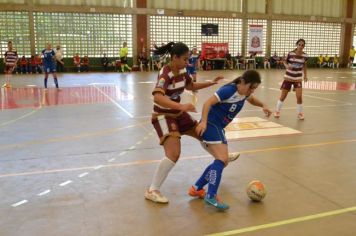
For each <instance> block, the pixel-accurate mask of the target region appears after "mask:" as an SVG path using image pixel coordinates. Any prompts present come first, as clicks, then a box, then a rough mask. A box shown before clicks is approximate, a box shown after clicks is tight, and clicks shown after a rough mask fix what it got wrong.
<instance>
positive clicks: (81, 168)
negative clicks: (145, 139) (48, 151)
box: [0, 139, 356, 178]
mask: <svg viewBox="0 0 356 236" xmlns="http://www.w3.org/2000/svg"><path fill="white" fill-rule="evenodd" d="M350 142H356V139H349V140H338V141H330V142H322V143H312V144H301V145H289V146H280V147H272V148H262V149H254V150H246V151H239V152H240V153H241V154H246V153H258V152H267V151H278V150H288V149H295V148H308V147H318V146H325V145H333V144H341V143H350ZM206 157H211V155H210V154H206V155H199V156H188V157H181V158H180V160H192V159H199V158H206ZM159 161H160V160H139V161H134V162H126V163H118V164H110V165H104V166H103V167H122V166H132V165H142V164H151V163H156V162H159ZM95 167H96V166H87V167H78V168H68V169H54V170H44V171H32V172H22V173H9V174H2V175H0V178H4V177H11V176H23V175H35V174H46V173H55V172H66V171H75V170H84V169H92V168H95Z"/></svg>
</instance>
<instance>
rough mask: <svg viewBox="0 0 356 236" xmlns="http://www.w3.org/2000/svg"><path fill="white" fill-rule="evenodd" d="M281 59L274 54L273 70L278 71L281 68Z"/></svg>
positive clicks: (272, 60)
mask: <svg viewBox="0 0 356 236" xmlns="http://www.w3.org/2000/svg"><path fill="white" fill-rule="evenodd" d="M280 60H281V59H280V57H279V56H277V53H276V52H274V54H273V56H272V57H271V59H270V61H271V63H270V65H271V66H272V67H273V68H276V69H278V68H279V67H280V64H281V61H280Z"/></svg>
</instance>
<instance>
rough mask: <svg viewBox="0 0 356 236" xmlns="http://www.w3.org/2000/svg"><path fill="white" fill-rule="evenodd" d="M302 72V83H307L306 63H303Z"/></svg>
mask: <svg viewBox="0 0 356 236" xmlns="http://www.w3.org/2000/svg"><path fill="white" fill-rule="evenodd" d="M303 72H304V81H305V82H307V81H308V77H307V62H305V63H304V66H303Z"/></svg>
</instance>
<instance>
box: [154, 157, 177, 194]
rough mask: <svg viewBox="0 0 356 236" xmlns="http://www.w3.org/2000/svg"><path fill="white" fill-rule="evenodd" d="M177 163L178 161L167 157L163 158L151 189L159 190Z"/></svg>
mask: <svg viewBox="0 0 356 236" xmlns="http://www.w3.org/2000/svg"><path fill="white" fill-rule="evenodd" d="M175 164H176V163H174V162H173V161H171V160H170V159H168V158H167V157H165V158H163V159H162V160H161V162H160V163H159V165H158V167H157V169H156V172H155V174H154V176H153V180H152V183H151V186H150V191H153V190H159V189H160V188H161V185H162V184H163V182H164V180H165V179H166V178H167V176H168V174H169V172H170V171H171V169H172V168H173V166H174V165H175Z"/></svg>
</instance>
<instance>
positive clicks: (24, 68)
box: [20, 56, 28, 74]
mask: <svg viewBox="0 0 356 236" xmlns="http://www.w3.org/2000/svg"><path fill="white" fill-rule="evenodd" d="M20 66H21V73H22V74H26V73H28V71H27V59H26V57H25V56H22V58H21V59H20Z"/></svg>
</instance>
